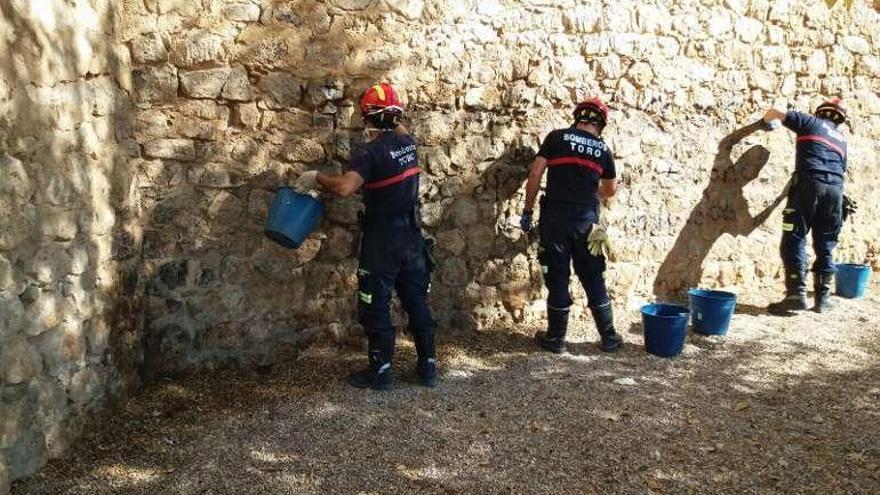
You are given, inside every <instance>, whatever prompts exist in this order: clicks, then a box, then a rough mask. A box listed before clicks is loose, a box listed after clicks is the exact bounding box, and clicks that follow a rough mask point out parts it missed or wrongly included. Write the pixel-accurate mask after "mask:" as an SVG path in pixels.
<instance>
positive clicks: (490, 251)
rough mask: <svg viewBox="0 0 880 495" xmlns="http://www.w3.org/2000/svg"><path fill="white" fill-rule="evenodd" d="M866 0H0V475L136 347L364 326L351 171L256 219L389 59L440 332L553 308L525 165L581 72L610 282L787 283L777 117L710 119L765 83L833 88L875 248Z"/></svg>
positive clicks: (253, 350) (331, 144)
mask: <svg viewBox="0 0 880 495" xmlns="http://www.w3.org/2000/svg"><path fill="white" fill-rule="evenodd" d="M858 3H859V4H860V5H857V6H856V7H854V9H853V11H852V12H847V11H846V10H844V9H840V8H837V9H835V10H831V11H829V9H828V8H827V6H826V5H825V3H824V2H823V1H821V0H815V1H813V0H810V1H804V2H795V1H786V0H782V1H773V2H771V1H769V0H754V1H748V0H726V1H724V2H711V1H706V2H696V1H685V2H669V1H667V2H636V1H622V2H621V1H617V2H611V1H606V2H601V1H584V2H570V1H561V0H526V1H499V0H481V1H470V0H463V1H452V0H433V1H431V0H428V1H423V0H408V1H406V0H328V1H323V2H318V1H308V0H295V1H280V0H273V1H269V0H236V1H224V0H126V1H124V2H111V1H109V0H67V1H62V0H40V1H28V0H11V1H6V2H0V35H2V36H0V54H2V57H0V205H2V207H3V209H4V211H5V212H6V214H5V215H3V216H2V217H0V382H2V387H3V388H2V390H0V492H2V491H3V490H2V489H3V487H4V484H5V482H6V480H8V479H9V478H17V477H20V476H24V475H27V474H28V473H30V472H33V471H34V470H35V469H37V468H38V467H39V466H40V465H42V464H43V463H44V462H45V461H46V458H47V457H49V456H53V455H60V454H61V452H63V450H64V448H65V446H66V444H67V443H68V442H69V440H70V439H71V438H73V437H75V435H76V434H77V431H78V428H79V426H80V425H81V424H82V422H83V420H84V418H86V417H87V415H88V414H89V412H91V411H94V410H96V409H97V406H99V405H101V404H102V403H105V402H106V400H107V399H108V398H111V397H113V396H115V395H117V394H119V393H120V392H122V391H124V390H125V389H127V388H128V387H130V386H132V385H134V384H136V383H137V376H138V373H137V371H138V370H142V371H143V372H144V373H147V374H154V373H175V372H180V371H183V370H185V369H188V368H191V367H194V366H207V365H216V364H222V363H243V364H245V365H250V364H255V363H263V362H270V361H272V360H275V359H279V358H280V356H283V354H279V352H282V351H285V350H287V349H291V348H295V347H296V346H297V345H299V344H300V343H301V342H302V341H304V340H308V339H310V338H315V337H318V338H320V337H326V336H332V337H334V338H346V337H347V336H349V335H357V332H358V330H357V326H356V324H355V322H354V321H353V320H354V315H355V298H354V295H353V294H354V287H355V283H356V276H355V270H356V264H357V263H356V260H355V258H354V256H355V253H356V250H357V242H358V237H357V228H356V225H355V218H356V212H357V210H358V208H359V204H360V202H359V199H358V198H351V199H348V200H328V201H327V202H326V205H327V207H328V213H327V215H326V218H325V220H324V221H323V223H322V225H321V228H320V230H319V231H318V232H317V233H316V234H315V235H314V236H312V238H311V239H309V241H307V243H306V244H305V245H304V246H303V247H302V248H301V249H299V250H297V251H288V250H285V249H282V248H280V247H277V246H275V245H274V244H272V243H271V242H269V241H268V240H267V239H265V238H264V236H263V235H262V225H263V222H264V220H265V215H266V210H267V206H268V203H269V201H270V200H271V197H272V193H271V189H272V188H273V187H275V186H277V185H278V184H279V183H281V182H283V181H285V180H288V179H289V178H291V177H295V176H296V175H297V174H298V173H300V172H302V171H303V170H307V169H312V168H320V169H324V170H341V169H342V167H343V166H344V163H345V162H346V160H347V158H348V156H349V153H350V151H351V150H352V148H353V147H354V146H356V145H357V144H358V143H359V142H360V141H362V139H363V137H362V132H361V128H360V121H359V116H358V115H357V113H356V111H355V106H354V103H355V102H356V100H357V97H358V95H359V94H360V93H361V91H362V90H363V89H365V88H366V87H367V86H368V85H370V84H373V83H375V82H376V81H379V80H388V81H391V82H393V83H394V84H396V85H397V86H398V87H399V88H400V89H402V90H403V92H404V97H405V99H406V104H407V109H408V122H407V125H408V127H409V128H410V129H411V131H412V132H413V134H414V135H415V136H416V138H417V140H418V141H419V143H420V145H421V151H420V153H421V155H420V159H421V161H422V164H423V168H424V169H425V173H424V174H423V176H422V177H423V184H424V186H423V190H422V194H423V201H424V218H425V224H426V230H427V231H428V232H429V233H430V234H431V235H433V236H434V237H436V239H437V245H438V251H437V255H438V261H439V267H438V270H437V272H436V274H435V280H434V284H433V289H432V296H431V302H432V307H433V308H434V309H435V311H436V314H437V316H438V319H439V320H440V322H441V332H448V331H452V330H456V329H459V330H461V329H464V330H468V329H482V328H487V327H493V328H499V327H505V326H509V325H514V324H524V323H525V324H528V323H531V322H534V321H537V320H540V319H541V318H543V313H544V311H543V303H542V302H541V279H540V272H539V270H538V267H537V264H536V262H535V261H534V258H535V249H536V247H535V245H534V244H533V243H530V242H529V241H528V240H527V239H525V238H524V237H523V236H522V235H521V233H520V232H519V231H518V229H517V228H516V224H517V221H518V215H519V212H520V210H521V205H522V200H523V187H522V186H523V182H524V179H525V175H526V171H527V167H528V165H529V163H530V162H531V159H532V157H533V153H534V151H535V150H536V149H537V145H538V143H539V141H540V139H541V138H542V137H543V135H544V134H545V133H546V132H548V131H549V130H550V129H552V128H554V127H558V126H564V125H567V124H568V115H569V112H570V109H571V107H572V105H573V104H574V103H575V102H576V101H578V100H579V99H582V98H584V97H586V96H589V95H600V96H602V97H603V98H605V99H606V100H607V101H609V103H610V104H611V106H612V108H613V113H612V117H611V123H610V125H609V126H608V128H607V129H606V131H605V134H606V139H607V140H608V141H609V143H610V144H611V146H612V147H613V149H614V150H615V152H616V159H617V163H618V168H619V171H620V179H621V191H620V193H619V196H618V197H617V198H616V199H615V200H614V201H613V202H612V203H611V204H610V205H609V206H608V208H606V210H605V211H606V217H605V218H606V220H607V221H608V223H609V224H610V226H611V228H610V232H611V233H612V235H613V236H614V238H615V240H616V245H617V253H616V260H615V262H614V263H612V264H611V266H610V269H609V273H608V280H609V285H610V286H611V290H612V295H613V297H614V300H615V304H616V305H617V306H619V307H621V308H625V307H632V306H635V305H637V304H638V303H639V302H641V301H643V300H645V299H650V298H653V297H659V298H668V297H675V296H676V295H680V294H681V290H682V289H683V288H686V287H688V286H695V285H699V284H702V285H707V286H712V287H730V288H734V289H735V290H737V291H740V292H742V291H747V290H749V289H752V288H757V287H761V286H766V285H780V281H779V270H780V263H779V262H778V256H777V245H778V237H779V234H780V213H781V207H776V208H774V206H777V205H778V201H779V199H780V192H781V190H782V188H783V186H784V184H785V182H786V180H787V177H788V174H789V173H790V171H791V170H792V167H793V154H794V140H793V137H792V136H791V134H789V133H786V132H783V131H777V132H775V133H764V132H760V131H759V132H755V133H752V134H750V135H748V136H744V137H742V140H741V141H739V142H738V143H736V144H734V143H733V142H732V140H731V138H728V139H727V140H725V139H724V138H725V137H726V136H729V135H731V133H733V131H735V130H737V129H739V128H741V127H743V126H745V125H746V124H748V123H750V122H752V121H754V120H755V119H756V118H758V117H759V116H760V114H761V112H762V111H763V109H765V108H766V107H767V106H769V105H771V104H772V105H776V106H778V107H783V108H784V107H786V106H792V107H794V108H798V109H802V110H810V109H812V108H814V107H815V105H816V104H817V103H818V102H819V101H821V99H822V98H824V97H829V96H838V95H839V96H843V97H844V98H845V100H846V102H847V104H848V105H849V107H850V110H851V114H852V125H851V126H850V127H849V128H848V129H847V132H848V134H849V137H850V158H849V161H850V167H851V170H850V173H849V177H848V192H849V193H850V194H851V195H852V196H853V197H854V198H855V199H856V200H858V201H859V202H860V205H861V210H860V211H859V214H858V215H857V216H856V218H855V219H854V221H853V223H851V224H849V225H847V226H846V228H845V229H844V232H843V234H842V238H841V246H840V249H839V255H838V258H839V259H841V260H847V261H856V262H864V261H866V262H868V263H871V264H872V265H873V266H874V267H875V269H876V268H880V258H878V252H880V222H878V221H877V218H880V210H878V209H880V206H878V205H877V203H876V201H871V199H873V197H874V196H876V194H875V195H874V196H872V195H871V190H872V189H873V188H876V186H877V185H878V184H880V180H878V179H880V168H878V165H880V163H878V158H877V157H878V156H880V145H878V144H877V143H878V138H880V97H878V94H877V91H878V77H880V48H878V47H880V19H878V14H877V12H876V11H874V10H872V9H871V8H870V7H869V6H867V5H864V2H858ZM734 136H737V135H735V134H734ZM737 137H739V136H737ZM575 294H580V291H578V290H575Z"/></svg>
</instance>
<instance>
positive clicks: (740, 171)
mask: <svg viewBox="0 0 880 495" xmlns="http://www.w3.org/2000/svg"><path fill="white" fill-rule="evenodd" d="M762 127H763V123H762V122H761V121H758V122H755V123H753V124H750V125H747V126H745V127H742V128H740V129H737V130H735V131H733V132H732V133H730V134H728V135H727V136H725V137H724V138H723V139H722V140H721V141H720V142H719V143H718V153H717V154H716V155H715V160H714V163H713V166H712V171H711V177H710V179H709V184H708V185H707V186H706V188H705V189H704V190H703V195H702V198H701V199H700V201H699V203H697V205H696V206H695V207H694V209H693V210H692V211H691V214H690V216H689V217H688V219H687V221H686V222H685V225H684V227H683V228H682V230H681V232H680V233H679V234H678V237H677V238H676V240H675V244H674V245H673V246H672V249H670V251H669V253H668V254H667V255H666V258H665V259H664V260H663V263H662V264H661V265H660V268H659V270H658V271H657V276H656V278H655V279H654V285H653V291H654V295H655V296H656V297H658V298H660V299H663V300H670V301H679V300H683V299H684V298H685V294H684V291H686V290H687V289H689V288H693V287H697V286H698V285H699V284H700V280H701V279H702V276H703V262H704V261H705V259H706V256H708V254H709V251H710V250H711V249H712V246H713V245H714V244H715V242H716V241H717V240H718V239H719V238H720V237H721V236H722V235H724V234H730V235H733V236H747V235H749V234H750V233H751V232H752V231H754V230H755V229H756V228H757V227H758V226H759V225H761V224H762V223H764V222H765V221H766V220H767V218H768V217H769V216H770V214H772V213H773V210H774V209H776V207H777V206H779V204H780V203H782V201H783V199H785V190H783V192H782V193H781V194H780V195H779V196H777V197H776V199H774V200H773V201H772V202H771V203H770V204H769V205H768V206H767V207H765V208H764V209H763V210H762V211H760V212H759V213H758V214H756V215H754V216H753V215H751V214H750V212H749V203H748V201H747V200H746V198H745V196H744V195H743V189H744V187H745V186H746V185H747V184H749V183H750V182H751V181H753V180H754V179H755V178H757V177H758V174H760V172H761V170H762V169H763V168H764V166H765V165H766V164H767V161H768V159H769V156H770V152H769V151H768V150H767V149H766V148H764V147H763V146H761V145H755V146H752V147H750V148H749V149H748V150H746V151H745V152H744V153H743V154H742V155H741V156H740V157H738V158H737V159H736V161H734V160H733V158H732V157H731V151H732V149H733V146H734V145H735V144H737V143H738V142H740V141H741V140H742V139H743V138H745V137H746V136H748V135H750V134H752V133H753V132H755V131H758V130H760V129H762Z"/></svg>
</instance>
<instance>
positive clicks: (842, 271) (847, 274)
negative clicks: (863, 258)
mask: <svg viewBox="0 0 880 495" xmlns="http://www.w3.org/2000/svg"><path fill="white" fill-rule="evenodd" d="M870 275H871V267H870V266H867V265H857V264H852V263H841V264H839V265H837V273H835V274H834V287H835V289H836V290H835V293H836V294H837V295H838V296H840V297H847V298H849V299H858V298H860V297H864V296H865V291H866V290H867V289H868V278H870Z"/></svg>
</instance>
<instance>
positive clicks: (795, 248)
mask: <svg viewBox="0 0 880 495" xmlns="http://www.w3.org/2000/svg"><path fill="white" fill-rule="evenodd" d="M777 120H781V121H782V125H784V126H785V127H787V128H788V129H790V130H791V131H793V132H794V133H795V134H797V144H796V154H795V172H794V177H793V185H792V187H791V190H790V191H789V193H788V200H787V203H786V205H785V210H783V214H782V217H783V219H782V222H783V223H782V243H781V245H780V252H781V255H782V262H783V265H784V268H785V298H784V299H783V300H781V301H779V302H776V303H772V304H770V305H768V306H767V310H768V312H770V313H773V314H790V313H791V312H794V311H800V310H805V309H808V308H809V305H808V302H807V283H806V271H807V255H806V249H805V248H806V242H807V234H808V233H809V232H810V231H811V230H812V233H813V235H812V237H813V251H815V253H816V260H815V262H814V263H813V268H812V269H813V286H814V290H815V294H814V297H815V303H814V306H813V310H814V311H817V312H820V313H821V312H823V311H826V310H828V309H830V308H831V279H832V278H833V277H834V272H835V266H834V256H833V251H834V247H835V246H836V245H837V236H838V234H839V233H840V229H841V227H842V225H843V220H844V214H845V213H848V212H850V211H853V209H852V207H851V205H850V204H847V205H846V206H847V208H846V210H847V211H846V212H845V211H844V195H843V176H844V173H845V172H846V138H844V136H843V135H842V134H841V133H840V131H839V130H838V126H840V125H841V124H843V123H844V122H846V109H844V107H843V106H842V105H841V103H840V100H839V99H835V100H832V101H827V102H825V103H822V104H821V105H819V106H818V107H817V108H816V111H815V113H814V115H808V114H805V113H801V112H797V111H789V112H782V111H780V110H777V109H775V108H771V109H769V110H767V112H766V113H765V114H764V122H765V123H767V124H768V125H769V124H771V123H772V122H774V121H777ZM847 203H849V201H848V198H847Z"/></svg>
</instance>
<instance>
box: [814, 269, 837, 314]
mask: <svg viewBox="0 0 880 495" xmlns="http://www.w3.org/2000/svg"><path fill="white" fill-rule="evenodd" d="M833 279H834V274H833V273H814V274H813V290H815V295H814V296H815V299H816V305H815V306H813V311H815V312H817V313H824V312H826V311H830V310H832V309H834V303H832V302H831V281H832V280H833Z"/></svg>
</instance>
